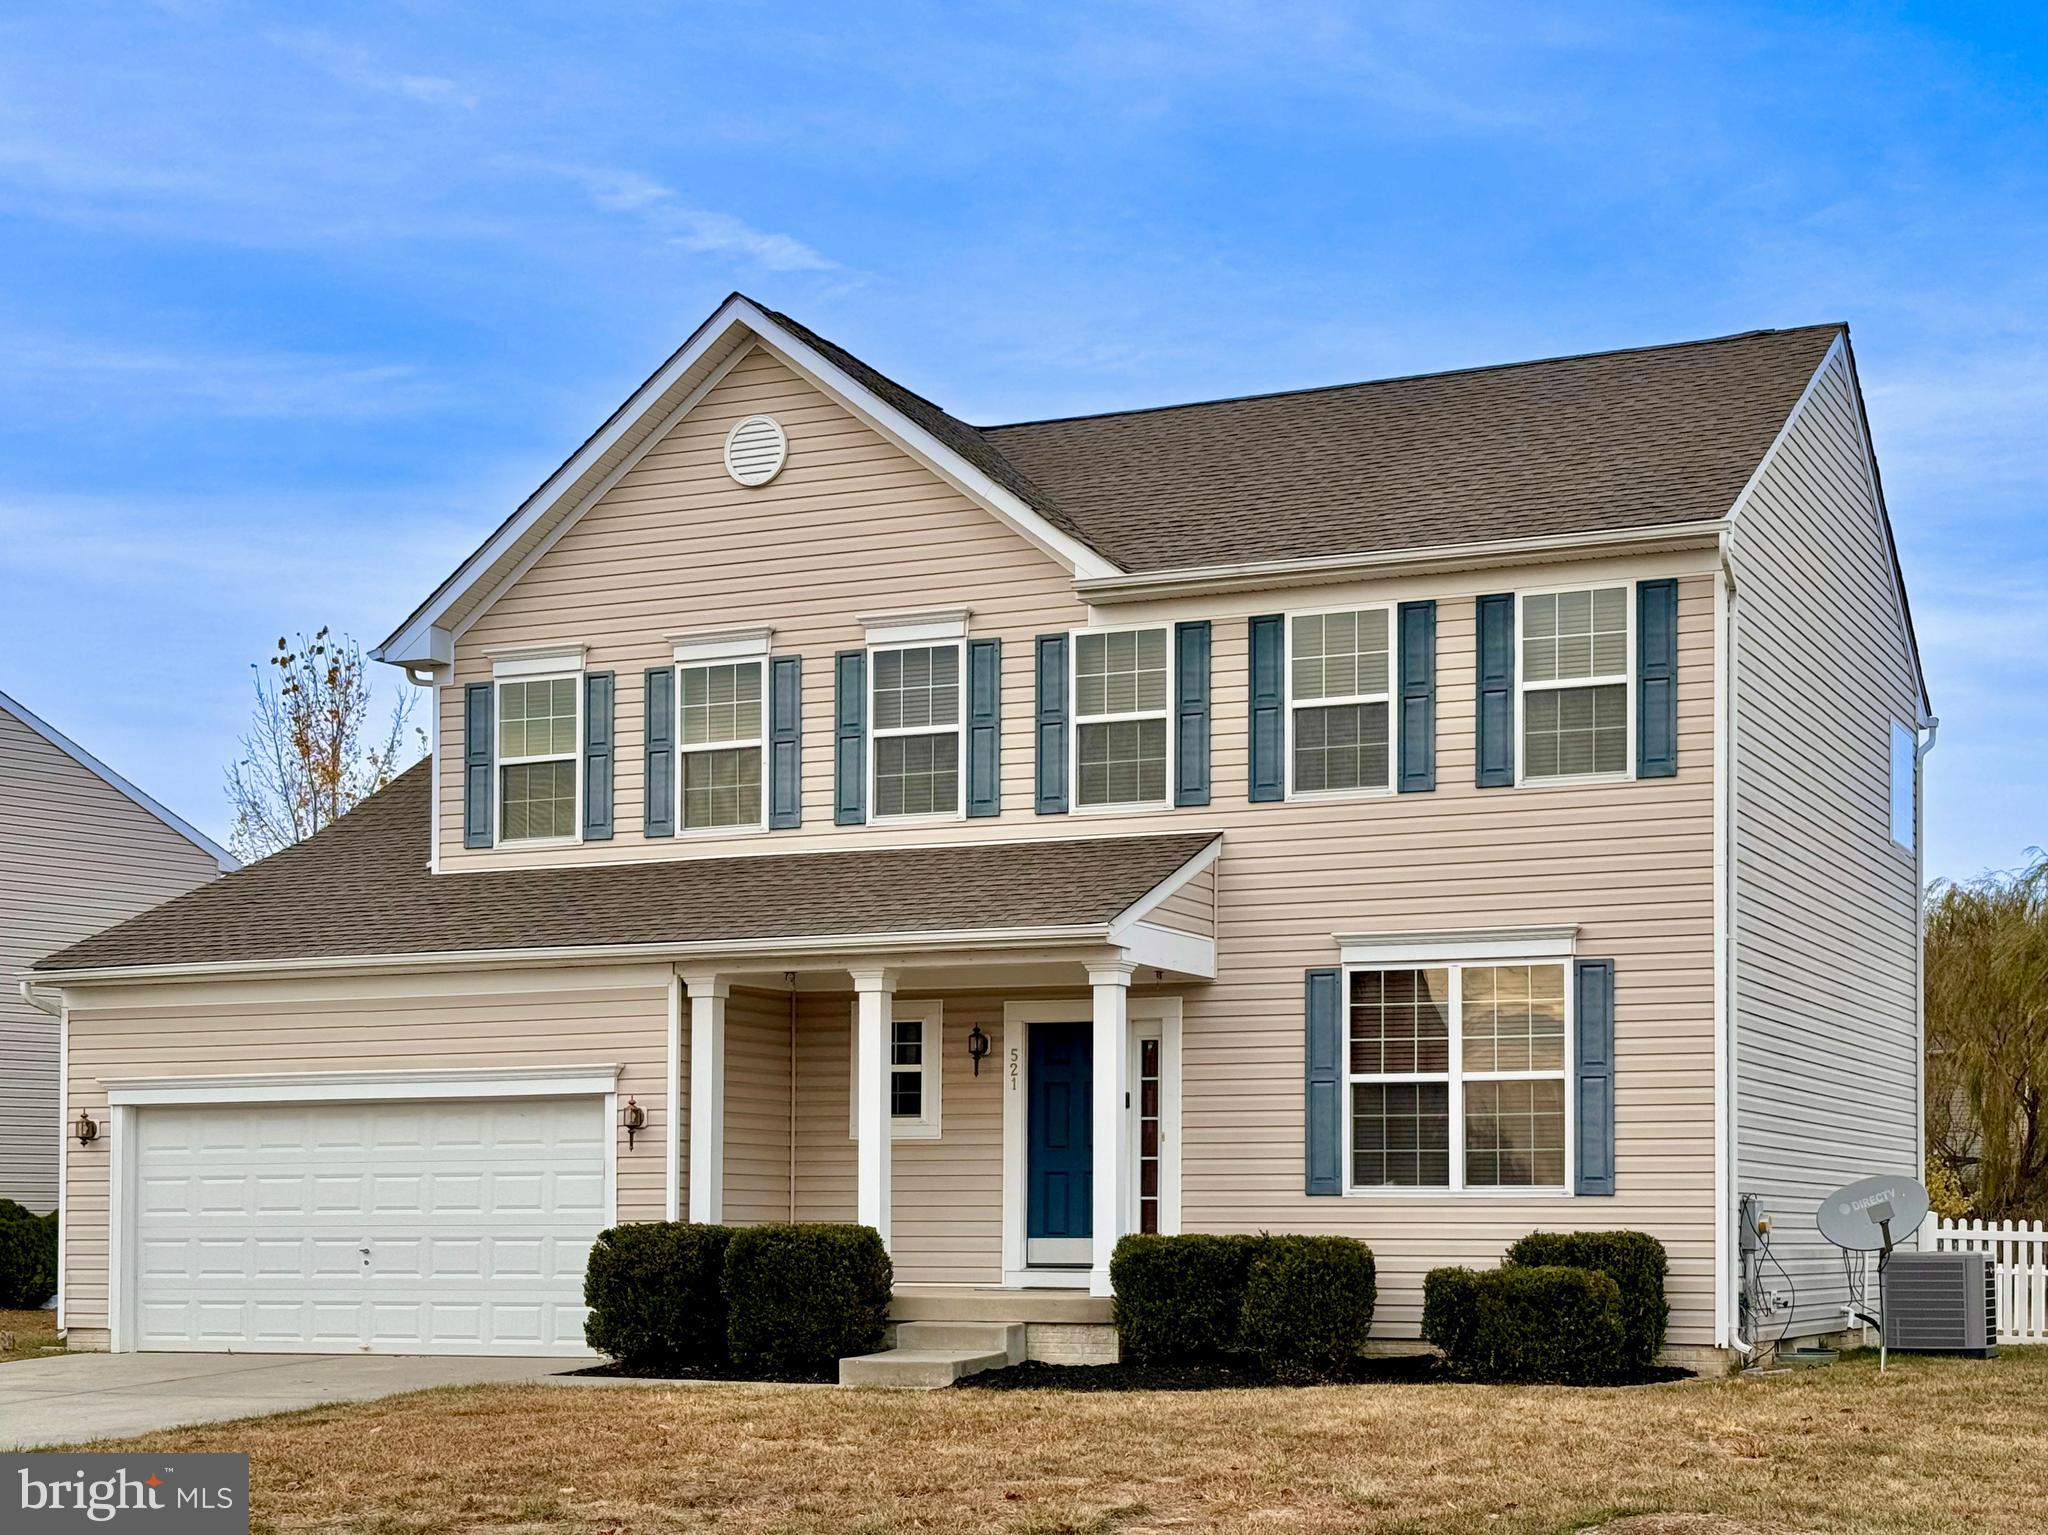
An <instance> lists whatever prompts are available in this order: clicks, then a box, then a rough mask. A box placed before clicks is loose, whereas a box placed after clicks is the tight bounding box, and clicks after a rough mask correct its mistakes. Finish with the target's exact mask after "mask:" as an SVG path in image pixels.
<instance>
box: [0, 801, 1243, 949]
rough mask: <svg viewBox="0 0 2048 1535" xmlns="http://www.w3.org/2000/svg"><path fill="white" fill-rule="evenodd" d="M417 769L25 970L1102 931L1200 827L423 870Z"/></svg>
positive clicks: (1198, 840) (424, 804) (1181, 857)
mask: <svg viewBox="0 0 2048 1535" xmlns="http://www.w3.org/2000/svg"><path fill="white" fill-rule="evenodd" d="M431 772H432V769H431V765H430V764H429V763H426V762H421V763H418V764H416V765H415V766H413V767H412V768H410V769H408V770H407V771H406V772H405V773H403V774H401V775H400V776H399V777H398V779H397V780H396V781H395V782H394V783H392V784H391V786H390V787H389V788H387V789H385V790H383V791H382V792H381V793H378V794H376V795H373V796H371V797H370V798H369V799H367V800H365V801H364V802H363V803H362V804H361V805H359V806H357V807H356V808H355V809H354V810H352V811H350V812H349V813H348V814H347V815H345V816H343V817H342V818H341V819H340V820H338V821H336V822H334V823H333V824H332V825H331V826H328V827H326V828H325V829H324V830H322V831H320V832H318V833H316V834H315V835H313V836H312V837H309V838H307V839H306V840H305V841H304V842H300V843H297V844H295V845H294V846H292V847H288V848H286V849H284V850H283V851H282V852H278V853H273V854H272V855H271V856H270V857H268V858H265V859H263V860H262V861H261V862H258V863H254V864H251V865H250V866H249V867H248V868H246V869H243V870H241V871H239V872H237V873H235V874H232V875H229V876H228V877H227V878H225V879H221V880H216V881H214V882H212V883H211V884H207V885H203V886H201V887H200V888H199V889H197V890H194V891H192V892H191V893H190V894H188V895H182V896H179V897H178V898H177V899H176V900H173V901H168V902H166V903H165V904H163V905H162V906H159V907H157V908H155V909H154V910H152V911H147V912H144V913H143V914H142V915H141V916H139V917H135V918H132V919H131V920H129V921H127V922H123V923H122V924H120V925H119V926H118V927H112V928H109V929H107V931H105V932H103V933H99V934H96V935H95V936H93V937H91V938H88V939H86V940H85V941H84V942H82V943H76V944H73V945H72V946H71V947H70V948H68V949H63V950H60V951H58V952H57V953H55V954H52V955H50V956H49V957H48V958H46V959H43V960H41V961H39V962H38V963H37V965H36V966H35V968H36V969H37V970H38V971H66V972H68V971H78V970H99V969H127V968H130V967H138V966H179V965H211V964H236V963H260V962H267V961H293V960H305V959H333V958H376V957H380V956H393V955H409V954H425V953H434V954H462V953H481V952H503V951H507V950H521V949H529V950H560V949H571V948H583V947H589V948H617V947H626V946H642V945H644V946H661V945H674V946H678V947H680V946H685V945H693V944H717V943H736V942H739V941H742V940H782V939H787V940H790V941H791V942H792V944H794V945H798V946H800V945H801V943H802V942H803V941H805V940H816V939H822V938H828V937H840V936H860V935H874V936H876V937H881V936H883V935H892V936H893V935H898V934H914V933H919V932H944V933H972V932H987V933H997V932H1007V931H1016V930H1020V929H1021V930H1037V929H1045V928H1065V927H1076V926H1087V925H1091V924H1108V923H1110V922H1111V921H1113V920H1114V919H1115V918H1117V917H1118V916H1120V915H1122V914H1123V913H1124V912H1125V911H1127V910H1128V909H1129V908H1130V907H1132V906H1133V905H1135V904H1136V903H1137V902H1138V901H1139V900H1141V899H1142V898H1143V897H1144V896H1145V895H1146V894H1147V893H1149V892H1150V891H1152V890H1153V889H1154V888H1155V887H1156V886H1158V885H1159V884H1161V883H1162V882H1163V881H1165V880H1166V879H1167V878H1168V877H1169V876H1171V875H1173V874H1174V873H1176V872H1178V871H1179V870H1180V869H1181V868H1183V867H1184V866H1185V865H1187V863H1188V862H1189V861H1190V860H1191V859H1194V858H1195V857H1197V856H1199V855H1200V854H1202V853H1203V852H1205V851H1206V850H1207V849H1208V848H1209V846H1210V844H1211V843H1213V842H1214V841H1215V840H1216V835H1217V834H1216V833H1214V832H1195V833H1176V834H1166V835H1153V836H1140V837H1065V838H1051V839H1044V840H1040V841H1036V842H1001V843H996V842H985V843H981V844H979V845H974V846H926V847H897V848H862V849H857V850H853V851H848V852H829V853H784V854H769V855H760V856H752V857H737V858H693V859H660V860H657V861H650V862H645V863H625V864H607V865H603V866H586V867H582V868H573V869H563V868H548V869H523V870H499V871H494V872H490V873H482V874H442V875H436V874H431V873H429V872H428V870H427V867H426V861H425V859H424V857H423V856H422V849H423V848H424V847H425V846H426V843H427V823H428V798H429V787H430V784H431V782H432V778H431Z"/></svg>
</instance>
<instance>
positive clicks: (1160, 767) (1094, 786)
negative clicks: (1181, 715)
mask: <svg viewBox="0 0 2048 1535" xmlns="http://www.w3.org/2000/svg"><path fill="white" fill-rule="evenodd" d="M1077 746H1078V750H1077V755H1078V758H1079V766H1080V772H1079V774H1078V778H1079V782H1078V783H1077V784H1076V789H1077V791H1078V795H1079V801H1080V803H1081V804H1083V805H1142V804H1157V803H1158V802H1159V801H1161V800H1164V799H1165V798H1166V721H1164V720H1116V721H1113V722H1111V723H1108V724H1097V725H1086V724H1084V725H1083V726H1081V729H1080V736H1079V740H1078V743H1077Z"/></svg>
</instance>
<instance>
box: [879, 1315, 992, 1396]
mask: <svg viewBox="0 0 2048 1535" xmlns="http://www.w3.org/2000/svg"><path fill="white" fill-rule="evenodd" d="M1023 1358H1024V1324H1023V1323H1021V1322H901V1323H898V1324H897V1327H896V1346H895V1347H894V1348H889V1349H884V1350H883V1351H882V1352H881V1353H879V1354H860V1355H856V1356H855V1357H853V1358H850V1359H842V1360H840V1361H839V1384H840V1385H842V1386H894V1387H896V1388H898V1389H899V1390H908V1391H931V1390H935V1389H937V1388H938V1387H940V1386H950V1385H952V1384H953V1382H954V1381H956V1380H958V1379H960V1378H961V1377H962V1376H963V1375H979V1374H980V1373H981V1372H982V1371H983V1370H1000V1369H1003V1368H1005V1367H1006V1366H1008V1365H1013V1364H1017V1363H1019V1362H1021V1361H1022V1360H1023Z"/></svg>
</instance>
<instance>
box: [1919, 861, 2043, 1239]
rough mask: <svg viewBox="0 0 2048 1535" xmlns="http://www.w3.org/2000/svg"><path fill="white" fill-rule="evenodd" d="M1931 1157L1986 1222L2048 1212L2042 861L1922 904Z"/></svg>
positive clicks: (1940, 892) (1943, 888)
mask: <svg viewBox="0 0 2048 1535" xmlns="http://www.w3.org/2000/svg"><path fill="white" fill-rule="evenodd" d="M1927 1153H1928V1163H1929V1169H1930V1173H1931V1174H1932V1175H1936V1176H1940V1175H1953V1176H1954V1177H1955V1178H1956V1180H1957V1181H1959V1182H1960V1183H1961V1185H1962V1186H1963V1187H1964V1188H1965V1189H1968V1190H1970V1191H1971V1193H1972V1196H1973V1197H1972V1203H1973V1206H1974V1209H1975V1213H1976V1214H1978V1215H1980V1216H1982V1217H1984V1218H1986V1219H1990V1220H2001V1219H2005V1218H2008V1217H2011V1216H2017V1215H2039V1214H2042V1213H2044V1212H2048V855H2043V854H2042V853H2041V852H2040V851H2039V850H2038V849H2036V850H2035V852H2034V861H2033V862H2032V863H2031V864H2029V865H2028V866H2027V867H2025V868H2023V869H2019V870H2016V871H2014V872H2011V873H2007V874H1988V875H1986V876H1985V877H1984V878H1982V879H1978V880H1973V881H1971V882H1969V883H1968V884H1953V883H1947V882H1943V883H1941V884H1938V885H1936V886H1935V887H1934V888H1933V889H1932V890H1930V891H1929V892H1928V904H1927Z"/></svg>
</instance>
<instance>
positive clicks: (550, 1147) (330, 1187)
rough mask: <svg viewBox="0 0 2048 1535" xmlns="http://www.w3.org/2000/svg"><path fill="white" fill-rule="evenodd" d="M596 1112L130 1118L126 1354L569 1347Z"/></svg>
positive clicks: (437, 1107)
mask: <svg viewBox="0 0 2048 1535" xmlns="http://www.w3.org/2000/svg"><path fill="white" fill-rule="evenodd" d="M604 1102H605V1100H604V1099H602V1098H586V1097H575V1098H533V1099H519V1098H490V1099H471V1100H464V1101H454V1102H437V1101H422V1102H405V1103H342V1104H285V1105H276V1106H263V1107H219V1108H211V1107H210V1108H171V1107H157V1108H145V1109H141V1110H139V1111H138V1112H137V1114H136V1135H135V1139H136V1146H135V1164H134V1165H135V1199H134V1205H133V1208H134V1211H135V1216H134V1247H133V1248H132V1251H133V1252H134V1254H135V1257H134V1265H135V1268H134V1273H135V1281H134V1291H133V1294H134V1298H135V1299H134V1304H135V1327H134V1343H135V1346H136V1347H137V1348H144V1349H215V1350H222V1349H233V1350H237V1351H242V1350H246V1351H250V1352H264V1351H270V1352H279V1353H304V1352H317V1353H358V1352H368V1353H378V1354H578V1353H582V1352H584V1351H585V1345H584V1342H583V1267H584V1263H585V1261H586V1259H587V1258H588V1256H589V1253H590V1245H591V1243H592V1242H593V1241H594V1240H595V1239H596V1237H597V1234H598V1232H599V1231H600V1230H602V1229H603V1227H604V1225H605V1217H606V1213H607V1212H606V1197H605V1138H606V1135H607V1133H608V1131H609V1125H608V1123H607V1121H606V1118H605V1110H604Z"/></svg>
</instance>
